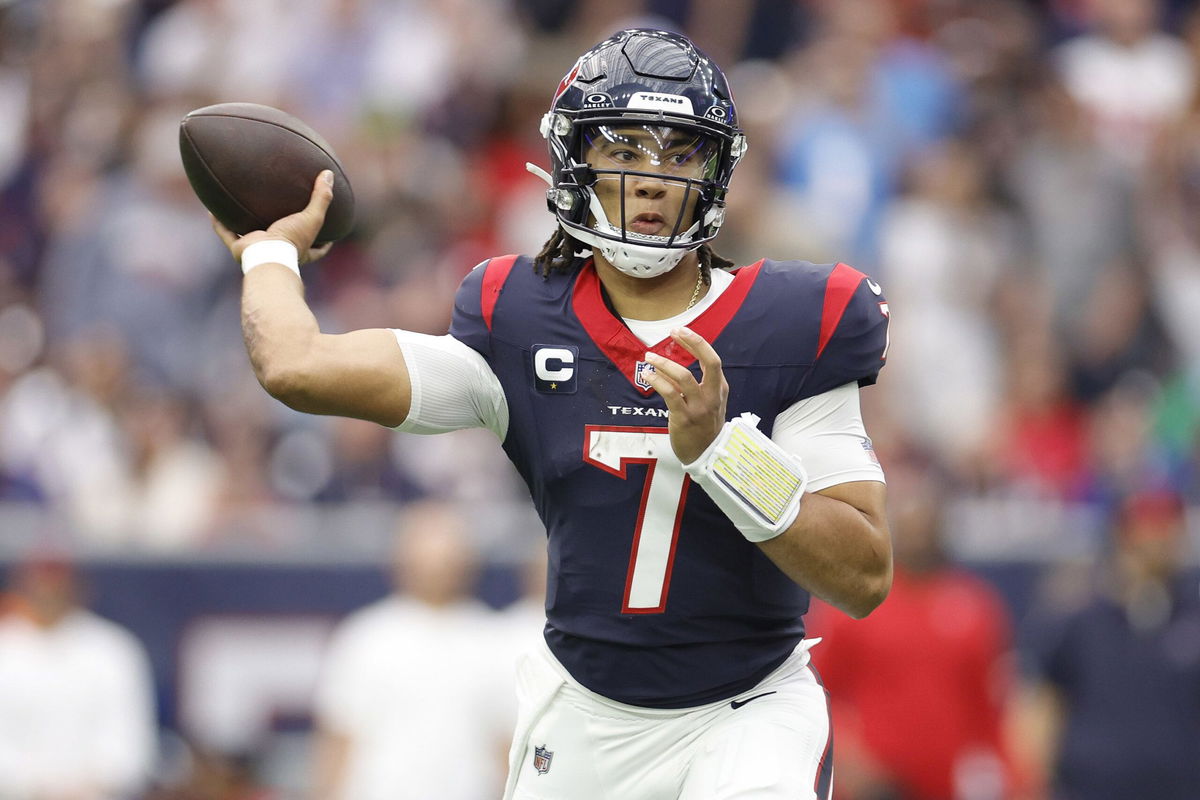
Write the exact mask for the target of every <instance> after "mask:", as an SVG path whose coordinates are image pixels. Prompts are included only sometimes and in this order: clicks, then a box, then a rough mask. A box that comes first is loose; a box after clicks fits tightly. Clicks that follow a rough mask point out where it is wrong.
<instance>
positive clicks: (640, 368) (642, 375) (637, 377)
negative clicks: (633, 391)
mask: <svg viewBox="0 0 1200 800" xmlns="http://www.w3.org/2000/svg"><path fill="white" fill-rule="evenodd" d="M651 372H654V365H653V364H651V363H649V362H648V361H639V362H637V366H636V367H634V368H633V382H634V383H636V384H637V385H638V386H640V387H642V388H643V389H647V390H649V389H650V381H648V380H646V375H647V374H649V373H651Z"/></svg>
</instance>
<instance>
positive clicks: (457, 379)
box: [392, 330, 508, 441]
mask: <svg viewBox="0 0 1200 800" xmlns="http://www.w3.org/2000/svg"><path fill="white" fill-rule="evenodd" d="M392 333H394V334H395V335H396V341H397V342H399V343H400V351H401V352H402V353H403V354H404V365H405V366H406V367H407V368H408V380H409V383H410V384H411V385H412V403H411V404H410V405H409V409H408V417H407V418H405V420H404V422H402V423H400V424H399V425H397V426H396V428H395V429H396V430H398V431H401V432H404V433H424V434H429V433H445V432H447V431H457V430H461V429H463V428H487V429H488V430H490V431H491V432H492V433H494V434H496V436H497V437H499V439H500V441H504V437H505V435H506V434H507V432H508V401H507V400H506V399H505V397H504V387H502V386H501V385H500V379H499V378H497V377H496V374H495V373H494V372H492V368H491V367H489V366H488V364H487V362H486V361H484V359H483V356H481V355H479V353H477V352H475V351H474V350H472V349H471V348H470V347H467V346H466V345H465V344H463V343H462V342H460V341H459V340H458V339H455V338H454V337H453V336H450V335H446V336H429V335H428V334H424V333H412V332H411V331H401V330H393V331H392Z"/></svg>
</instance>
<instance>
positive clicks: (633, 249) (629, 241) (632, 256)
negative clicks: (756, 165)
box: [525, 163, 700, 278]
mask: <svg viewBox="0 0 1200 800" xmlns="http://www.w3.org/2000/svg"><path fill="white" fill-rule="evenodd" d="M525 169H527V170H528V171H529V172H531V173H533V174H534V175H537V176H538V177H539V178H541V179H542V180H544V181H545V182H546V183H547V184H548V185H550V187H551V191H554V189H553V186H554V181H553V179H552V178H551V177H550V174H549V173H548V172H546V170H544V169H542V168H541V167H539V166H537V165H536V164H529V163H527V164H526V165H525ZM587 193H588V198H589V200H588V210H589V211H591V212H592V216H594V217H595V218H596V226H595V227H596V230H597V231H598V232H601V233H607V234H608V236H602V235H599V234H598V233H592V232H591V231H589V230H587V229H585V228H575V227H572V228H571V230H570V233H571V236H573V237H574V238H576V239H578V240H579V241H581V242H583V243H584V244H588V245H591V246H592V249H593V252H595V251H596V250H599V251H600V254H601V255H602V256H603V257H604V260H605V261H607V262H608V263H610V264H612V265H613V266H614V267H616V268H617V270H619V271H620V272H622V273H624V274H626V275H629V276H631V277H634V278H656V277H658V276H659V275H663V274H666V273H668V272H670V271H671V270H673V269H675V267H676V266H677V265H678V264H679V262H680V261H682V260H683V257H684V256H685V255H687V253H688V251H690V250H694V249H695V247H696V245H694V244H692V243H691V242H692V238H693V237H694V236H695V235H696V231H698V230H699V229H700V222H699V220H697V221H696V222H695V223H693V224H692V227H690V228H688V229H687V230H686V231H684V232H683V233H681V234H679V235H678V236H676V237H675V241H676V242H679V243H680V246H671V247H667V246H665V245H666V243H667V242H668V241H670V237H667V236H652V235H649V234H644V233H635V232H633V231H626V230H623V229H622V228H618V227H617V226H616V225H613V224H612V223H611V222H609V221H608V215H607V214H605V213H604V206H603V205H602V204H601V203H600V198H598V197H597V196H596V193H595V192H594V191H592V190H591V189H587ZM609 237H613V238H609ZM620 237H623V238H624V239H625V241H621V240H620ZM639 240H641V242H644V243H645V244H640V243H639Z"/></svg>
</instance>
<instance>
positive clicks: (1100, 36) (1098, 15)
mask: <svg viewBox="0 0 1200 800" xmlns="http://www.w3.org/2000/svg"><path fill="white" fill-rule="evenodd" d="M1088 7H1089V10H1090V11H1091V20H1092V23H1093V26H1094V28H1093V30H1092V31H1091V32H1089V33H1087V34H1084V35H1083V36H1080V37H1078V38H1076V39H1072V40H1071V41H1068V42H1067V43H1066V44H1063V45H1061V46H1060V48H1059V49H1058V51H1057V53H1056V55H1057V58H1058V64H1059V69H1060V71H1061V74H1062V78H1063V83H1064V84H1065V85H1066V87H1067V91H1069V92H1070V93H1071V95H1072V96H1073V97H1074V98H1075V99H1076V100H1077V101H1078V102H1079V103H1080V104H1082V105H1083V107H1084V108H1085V109H1087V111H1088V113H1089V115H1090V116H1091V119H1092V124H1093V130H1094V135H1095V136H1096V138H1097V141H1098V142H1099V143H1100V144H1101V145H1102V146H1103V147H1104V149H1105V150H1107V151H1108V152H1109V153H1110V154H1111V155H1112V157H1113V158H1115V159H1116V160H1117V161H1119V162H1121V163H1123V164H1125V165H1126V166H1128V167H1131V168H1133V167H1138V166H1140V165H1141V164H1142V162H1143V160H1144V159H1145V157H1146V154H1147V152H1148V149H1149V146H1150V143H1151V142H1152V141H1153V138H1154V136H1155V135H1156V134H1157V133H1158V132H1159V131H1161V130H1162V128H1163V126H1164V125H1166V124H1168V123H1170V122H1171V121H1173V120H1174V119H1176V118H1177V117H1178V116H1179V115H1180V114H1181V113H1182V112H1183V110H1184V108H1185V107H1186V106H1187V103H1188V101H1189V100H1190V99H1191V96H1192V91H1193V87H1194V86H1195V72H1196V67H1195V65H1194V64H1193V63H1192V62H1191V61H1190V59H1189V58H1188V52H1187V50H1186V49H1185V48H1184V46H1183V44H1182V43H1181V42H1180V41H1179V40H1178V39H1177V38H1175V37H1174V36H1171V35H1168V34H1167V33H1165V32H1163V31H1161V30H1160V29H1159V24H1160V20H1159V15H1160V11H1161V7H1160V2H1159V0H1090V3H1089V6H1088Z"/></svg>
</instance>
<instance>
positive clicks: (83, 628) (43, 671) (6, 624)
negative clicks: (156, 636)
mask: <svg viewBox="0 0 1200 800" xmlns="http://www.w3.org/2000/svg"><path fill="white" fill-rule="evenodd" d="M11 589H12V592H13V596H14V603H13V605H12V611H11V613H9V614H8V615H6V616H3V617H0V797H3V798H5V800H118V799H119V798H129V797H135V796H137V795H138V793H139V792H140V791H141V790H142V789H144V788H145V787H146V784H147V782H148V781H149V778H150V771H151V769H152V767H153V764H154V759H155V755H156V748H157V746H156V729H155V718H154V685H153V678H152V675H151V671H150V665H149V662H148V659H147V656H146V653H145V651H144V649H143V647H142V645H141V644H140V643H139V642H138V641H137V640H136V639H135V638H134V637H133V635H132V634H130V633H129V632H128V631H126V630H125V629H124V628H121V627H119V626H118V625H117V624H116V623H113V622H110V621H108V620H106V619H102V618H101V617H99V616H97V615H95V614H93V613H92V612H90V611H88V610H86V609H85V608H83V607H82V606H81V605H80V597H79V594H80V586H79V582H78V578H77V576H76V573H75V568H74V567H73V566H72V564H71V563H70V562H69V561H68V560H66V559H65V558H64V557H62V556H59V555H39V556H37V557H34V558H31V559H29V560H27V561H25V562H24V563H22V564H20V565H18V566H17V567H16V568H15V570H14V574H13V576H12V582H11Z"/></svg>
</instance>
